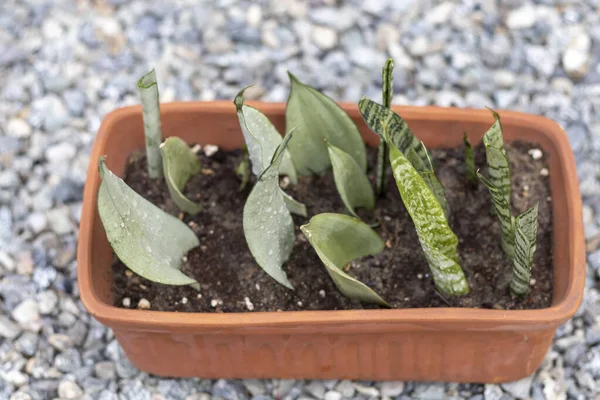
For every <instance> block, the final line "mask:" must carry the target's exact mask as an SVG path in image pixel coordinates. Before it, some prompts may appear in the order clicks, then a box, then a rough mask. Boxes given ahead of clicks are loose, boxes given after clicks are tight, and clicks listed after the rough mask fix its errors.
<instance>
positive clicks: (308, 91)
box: [285, 72, 367, 175]
mask: <svg viewBox="0 0 600 400" xmlns="http://www.w3.org/2000/svg"><path fill="white" fill-rule="evenodd" d="M288 74H289V76H290V82H291V92H290V97H289V99H288V102H287V106H286V110H285V119H286V124H287V126H288V127H290V126H294V127H297V132H296V134H295V135H294V139H293V140H292V141H291V142H290V146H289V148H290V154H291V155H292V160H293V161H294V165H295V166H296V169H297V171H298V174H299V175H310V174H313V173H314V174H323V173H324V172H325V171H326V170H327V169H328V168H329V167H330V165H331V163H330V161H329V155H328V153H327V145H326V144H325V140H327V142H328V143H330V144H332V145H334V146H336V147H339V148H340V149H342V150H344V151H345V152H346V153H348V154H350V155H351V156H352V157H353V158H354V159H355V160H356V162H357V163H358V165H359V166H360V168H361V169H362V170H363V171H366V170H367V153H366V149H365V144H364V142H363V139H362V137H361V136H360V132H359V131H358V128H357V127H356V125H354V122H352V120H351V119H350V117H349V116H348V115H347V114H346V113H345V112H344V110H342V109H341V108H340V106H338V105H337V104H336V103H335V102H334V101H333V100H331V99H330V98H329V97H327V96H325V95H324V94H323V93H321V92H319V91H317V90H316V89H313V88H312V87H310V86H308V85H305V84H303V83H302V82H300V81H299V80H298V79H297V78H296V77H295V76H294V75H292V74H291V73H289V72H288Z"/></svg>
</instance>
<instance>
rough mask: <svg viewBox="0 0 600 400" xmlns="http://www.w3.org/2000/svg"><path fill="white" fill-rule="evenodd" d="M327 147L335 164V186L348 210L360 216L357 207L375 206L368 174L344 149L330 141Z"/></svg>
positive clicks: (371, 207) (370, 208)
mask: <svg viewBox="0 0 600 400" xmlns="http://www.w3.org/2000/svg"><path fill="white" fill-rule="evenodd" d="M327 148H328V151H329V158H330V159H331V165H332V166H333V178H334V180H335V186H336V188H337V191H338V193H339V194H340V197H341V198H342V201H343V202H344V205H345V206H346V208H347V209H348V211H350V213H351V214H352V215H354V216H355V217H357V218H358V215H356V211H355V210H356V209H357V208H360V207H364V208H366V209H367V210H372V209H373V208H375V196H374V195H373V188H372V187H371V183H370V182H369V178H368V177H367V174H365V173H364V172H363V170H362V169H361V167H360V166H359V165H358V163H357V162H356V161H355V160H354V158H352V157H351V156H350V155H349V154H348V153H346V152H345V151H343V150H342V149H339V148H337V147H335V146H333V145H332V144H329V143H327Z"/></svg>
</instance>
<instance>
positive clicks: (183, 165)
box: [160, 137, 202, 215]
mask: <svg viewBox="0 0 600 400" xmlns="http://www.w3.org/2000/svg"><path fill="white" fill-rule="evenodd" d="M160 152H161V155H162V161H163V172H164V175H165V180H166V181H167V187H168V188H169V193H170V194H171V198H172V199H173V202H174V203H175V204H176V205H177V207H178V208H179V209H180V210H181V211H185V212H186V213H188V214H191V215H194V214H197V213H198V212H200V211H201V210H202V206H200V205H199V204H196V203H194V202H193V201H191V200H190V199H188V198H187V197H185V196H184V195H183V193H182V192H181V191H182V190H183V188H184V187H185V185H186V183H187V181H188V180H189V179H190V178H191V177H192V176H195V175H196V174H198V172H200V168H201V166H200V160H199V159H198V157H197V156H196V153H194V152H193V151H192V149H190V147H189V146H188V145H187V143H186V142H184V141H183V140H181V139H179V138H178V137H170V138H168V139H167V140H165V141H164V143H163V144H161V145H160Z"/></svg>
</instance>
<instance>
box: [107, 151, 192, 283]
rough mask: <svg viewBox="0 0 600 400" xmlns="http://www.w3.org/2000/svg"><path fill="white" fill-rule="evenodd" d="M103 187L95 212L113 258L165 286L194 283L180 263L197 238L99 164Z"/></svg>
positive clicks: (181, 224) (178, 221)
mask: <svg viewBox="0 0 600 400" xmlns="http://www.w3.org/2000/svg"><path fill="white" fill-rule="evenodd" d="M99 171H100V177H101V178H102V183H101V184H100V189H99V190H98V212H99V213H100V219H101V220H102V225H104V230H105V231H106V236H107V238H108V242H109V243H110V245H111V246H112V248H113V250H114V252H115V254H116V255H117V256H118V257H119V259H120V260H121V261H122V262H123V263H124V264H125V265H127V267H128V268H129V269H131V270H132V271H133V272H135V273H136V274H138V275H140V276H142V277H144V278H146V279H148V280H150V281H153V282H158V283H163V284H165V285H191V284H195V283H197V282H196V281H195V280H194V279H192V278H190V277H188V276H186V275H185V274H183V273H182V272H181V271H180V270H179V269H180V268H181V260H182V258H183V256H185V254H186V253H187V252H188V251H190V250H191V249H193V248H194V247H196V246H198V245H199V241H198V237H197V236H196V234H194V232H193V231H192V230H191V229H190V228H189V227H188V226H187V225H186V224H185V223H183V222H182V221H180V220H179V219H177V218H175V217H173V216H171V215H169V214H167V213H165V212H164V211H162V210H161V209H160V208H158V207H156V206H155V205H154V204H152V203H150V202H149V201H148V200H146V199H144V198H143V197H142V196H140V195H139V194H137V193H136V192H135V191H134V190H133V189H131V188H130V187H129V186H127V184H126V183H125V182H123V180H122V179H120V178H119V177H117V176H116V175H114V174H113V173H112V172H111V171H110V170H109V169H108V168H107V167H106V164H105V162H104V159H103V158H101V159H100V160H99Z"/></svg>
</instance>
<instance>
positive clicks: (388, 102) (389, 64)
mask: <svg viewBox="0 0 600 400" xmlns="http://www.w3.org/2000/svg"><path fill="white" fill-rule="evenodd" d="M381 82H382V90H381V91H382V100H383V106H384V107H386V108H390V107H391V106H392V96H393V94H394V60H393V59H391V58H388V60H387V61H386V63H385V65H384V66H383V69H382V70H381ZM388 156H389V148H388V144H387V142H386V141H385V140H384V139H383V138H380V139H379V148H378V151H377V169H376V174H377V175H376V188H377V195H378V196H383V195H384V194H385V192H386V188H387V173H386V172H387V169H388V165H389V160H388Z"/></svg>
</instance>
